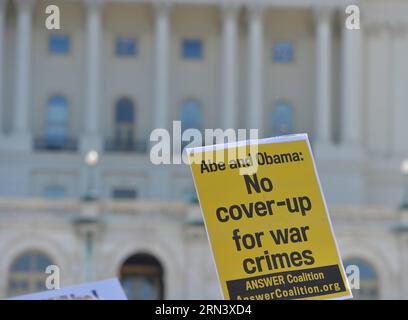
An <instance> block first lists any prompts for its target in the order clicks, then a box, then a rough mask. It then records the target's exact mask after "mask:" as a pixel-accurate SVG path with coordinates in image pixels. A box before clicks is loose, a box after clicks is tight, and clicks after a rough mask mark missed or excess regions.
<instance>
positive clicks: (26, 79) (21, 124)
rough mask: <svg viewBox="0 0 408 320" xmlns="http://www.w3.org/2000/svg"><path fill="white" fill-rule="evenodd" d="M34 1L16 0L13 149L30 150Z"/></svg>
mask: <svg viewBox="0 0 408 320" xmlns="http://www.w3.org/2000/svg"><path fill="white" fill-rule="evenodd" d="M34 3H35V2H34V0H16V7H17V29H16V67H15V78H14V80H15V83H14V90H15V92H14V99H15V100H14V123H13V124H14V127H13V137H14V138H15V141H13V147H14V148H18V149H28V148H30V145H31V141H30V128H29V123H30V107H32V104H31V101H30V94H31V32H32V11H33V8H34Z"/></svg>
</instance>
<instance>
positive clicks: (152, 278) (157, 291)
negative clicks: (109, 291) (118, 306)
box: [120, 253, 164, 300]
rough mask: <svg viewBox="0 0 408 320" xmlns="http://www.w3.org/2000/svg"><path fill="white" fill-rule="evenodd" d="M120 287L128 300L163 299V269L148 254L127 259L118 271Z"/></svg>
mask: <svg viewBox="0 0 408 320" xmlns="http://www.w3.org/2000/svg"><path fill="white" fill-rule="evenodd" d="M120 279H121V282H122V286H123V288H124V290H125V292H126V296H127V297H128V299H130V300H158V299H163V292H164V290H163V285H164V284H163V268H162V266H161V264H160V262H159V261H158V260H157V259H156V258H155V257H153V256H151V255H150V254H146V253H139V254H135V255H133V256H131V257H130V258H128V259H127V260H126V261H125V263H124V264H123V265H122V268H121V271H120Z"/></svg>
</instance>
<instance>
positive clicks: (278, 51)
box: [272, 41, 295, 63]
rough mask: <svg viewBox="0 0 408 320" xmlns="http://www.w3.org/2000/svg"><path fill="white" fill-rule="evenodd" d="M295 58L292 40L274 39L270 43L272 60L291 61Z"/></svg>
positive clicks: (278, 61) (277, 61)
mask: <svg viewBox="0 0 408 320" xmlns="http://www.w3.org/2000/svg"><path fill="white" fill-rule="evenodd" d="M294 58H295V53H294V47H293V43H292V42H288V41H276V42H274V43H273V44H272V61H273V62H276V63H291V62H293V60H294Z"/></svg>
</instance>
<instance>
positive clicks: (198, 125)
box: [181, 100, 202, 131]
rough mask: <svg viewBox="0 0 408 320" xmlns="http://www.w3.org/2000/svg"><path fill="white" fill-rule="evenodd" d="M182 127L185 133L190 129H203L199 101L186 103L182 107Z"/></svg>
mask: <svg viewBox="0 0 408 320" xmlns="http://www.w3.org/2000/svg"><path fill="white" fill-rule="evenodd" d="M181 127H182V130H183V131H184V130H186V129H190V128H194V129H198V130H201V129H202V112H201V106H200V104H199V103H198V102H197V101H194V100H188V101H186V102H184V104H183V106H182V107H181Z"/></svg>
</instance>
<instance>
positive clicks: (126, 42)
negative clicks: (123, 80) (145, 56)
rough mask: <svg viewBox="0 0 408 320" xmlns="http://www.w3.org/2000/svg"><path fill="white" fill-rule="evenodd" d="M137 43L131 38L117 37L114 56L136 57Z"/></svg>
mask: <svg viewBox="0 0 408 320" xmlns="http://www.w3.org/2000/svg"><path fill="white" fill-rule="evenodd" d="M136 54H137V41H136V39H135V38H131V37H119V38H117V39H116V55H117V56H120V57H126V56H136Z"/></svg>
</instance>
